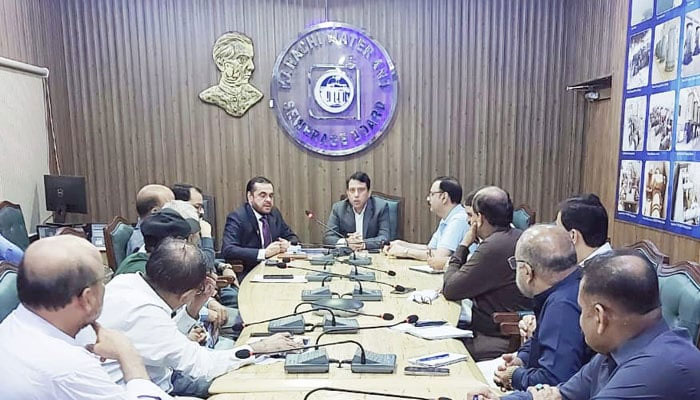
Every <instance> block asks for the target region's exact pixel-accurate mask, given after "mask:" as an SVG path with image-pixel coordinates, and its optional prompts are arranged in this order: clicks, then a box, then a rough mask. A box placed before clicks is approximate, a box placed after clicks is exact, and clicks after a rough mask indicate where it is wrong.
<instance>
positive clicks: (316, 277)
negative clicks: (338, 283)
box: [306, 272, 333, 282]
mask: <svg viewBox="0 0 700 400" xmlns="http://www.w3.org/2000/svg"><path fill="white" fill-rule="evenodd" d="M328 276H329V275H328V274H327V273H325V272H309V273H307V274H306V280H307V281H309V282H322V281H323V280H324V279H325V280H326V281H330V280H333V275H330V278H328ZM326 278H328V279H326Z"/></svg>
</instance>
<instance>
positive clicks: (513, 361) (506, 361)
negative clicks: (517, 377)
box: [498, 353, 525, 371]
mask: <svg viewBox="0 0 700 400" xmlns="http://www.w3.org/2000/svg"><path fill="white" fill-rule="evenodd" d="M501 358H502V359H503V364H501V365H499V366H498V370H499V371H501V370H503V371H505V369H506V368H507V367H524V366H525V363H524V362H523V360H521V359H520V358H518V356H517V355H516V353H506V354H503V355H502V356H501Z"/></svg>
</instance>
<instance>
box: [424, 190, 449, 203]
mask: <svg viewBox="0 0 700 400" xmlns="http://www.w3.org/2000/svg"><path fill="white" fill-rule="evenodd" d="M439 193H445V191H444V190H438V191H435V192H432V191H431V192H428V196H427V197H426V200H428V201H430V198H431V197H433V195H434V194H439Z"/></svg>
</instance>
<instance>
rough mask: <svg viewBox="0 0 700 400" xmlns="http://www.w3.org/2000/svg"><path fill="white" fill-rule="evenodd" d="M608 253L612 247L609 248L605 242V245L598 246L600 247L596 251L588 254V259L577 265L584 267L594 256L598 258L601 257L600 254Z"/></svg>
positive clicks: (608, 244)
mask: <svg viewBox="0 0 700 400" xmlns="http://www.w3.org/2000/svg"><path fill="white" fill-rule="evenodd" d="M609 251H612V246H610V243H609V242H605V243H603V245H602V246H600V247H598V248H597V249H595V250H593V253H591V254H589V255H588V257H586V258H584V259H583V260H582V261H581V262H580V263H578V265H580V266H582V267H585V266H586V265H585V263H586V262H587V261H588V260H590V259H591V258H593V257H595V256H598V255H601V254H605V253H607V252H609Z"/></svg>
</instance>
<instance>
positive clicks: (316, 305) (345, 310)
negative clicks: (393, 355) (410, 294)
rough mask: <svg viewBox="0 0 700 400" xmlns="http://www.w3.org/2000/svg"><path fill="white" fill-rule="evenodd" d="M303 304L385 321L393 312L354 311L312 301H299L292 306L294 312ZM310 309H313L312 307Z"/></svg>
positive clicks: (389, 318)
mask: <svg viewBox="0 0 700 400" xmlns="http://www.w3.org/2000/svg"><path fill="white" fill-rule="evenodd" d="M303 305H310V306H312V307H318V308H321V309H324V308H330V309H331V310H336V311H343V312H346V313H351V314H355V315H364V316H366V317H377V318H381V319H383V320H385V321H391V320H393V319H394V314H391V313H384V314H368V313H363V312H360V311H356V310H348V309H345V308H341V307H333V306H329V305H326V304H323V305H322V304H318V303H314V302H313V301H302V302H301V303H299V304H297V305H296V307H294V312H295V313H296V312H297V310H299V307H301V306H303ZM312 310H313V309H312Z"/></svg>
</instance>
